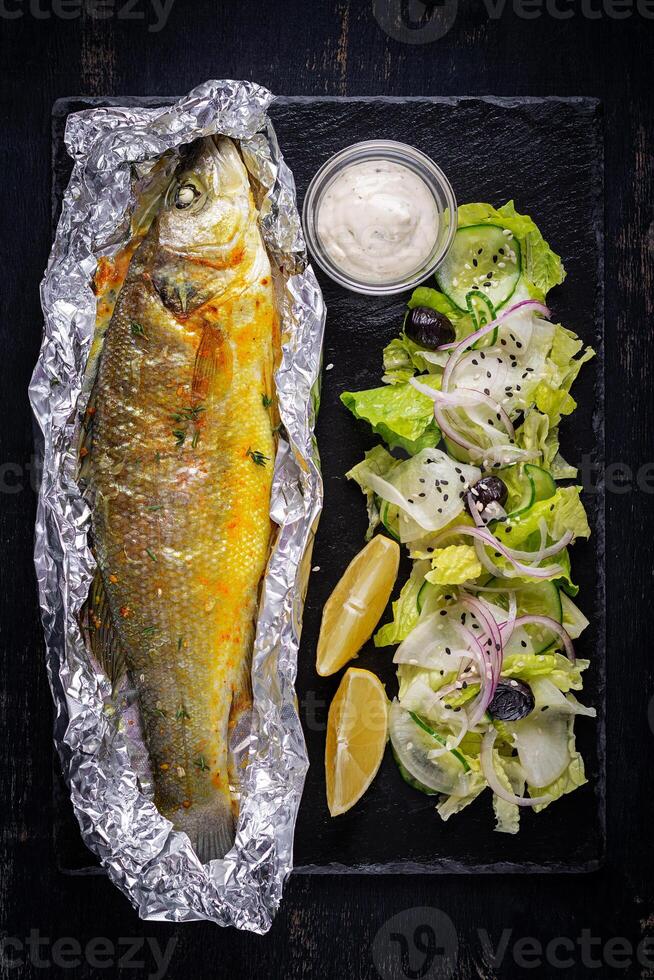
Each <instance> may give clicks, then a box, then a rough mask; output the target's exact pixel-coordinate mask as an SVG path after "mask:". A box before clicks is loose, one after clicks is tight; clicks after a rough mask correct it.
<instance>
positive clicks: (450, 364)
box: [439, 299, 550, 391]
mask: <svg viewBox="0 0 654 980" xmlns="http://www.w3.org/2000/svg"><path fill="white" fill-rule="evenodd" d="M526 308H530V309H533V310H534V312H536V313H542V314H543V316H545V317H549V316H550V311H549V309H548V308H547V307H546V306H545V305H544V304H543V303H538V302H537V301H536V300H533V299H525V300H522V301H521V302H520V303H515V304H514V306H511V307H509V309H508V310H505V311H504V313H502V314H501V316H498V317H497V318H496V319H495V320H492V321H491V322H490V323H488V324H487V325H486V326H485V327H482V328H481V330H476V331H475V333H471V334H470V335H469V336H468V337H465V338H464V339H463V340H461V341H457V342H456V343H453V344H445V345H444V346H443V347H439V350H451V351H452V353H451V355H450V357H449V358H448V361H447V364H446V365H445V370H444V371H443V381H442V389H443V391H447V390H448V388H449V382H450V377H451V375H452V371H453V370H454V368H455V367H456V364H457V362H458V360H459V358H460V356H461V354H462V353H463V352H464V351H465V350H467V349H468V347H472V345H473V344H474V343H476V342H477V341H478V340H480V339H481V338H482V337H485V336H486V334H488V333H490V332H491V331H492V330H494V329H495V327H498V326H499V325H500V324H501V323H504V321H505V320H506V319H507V317H510V316H511V314H512V313H516V312H517V311H518V310H520V309H526Z"/></svg>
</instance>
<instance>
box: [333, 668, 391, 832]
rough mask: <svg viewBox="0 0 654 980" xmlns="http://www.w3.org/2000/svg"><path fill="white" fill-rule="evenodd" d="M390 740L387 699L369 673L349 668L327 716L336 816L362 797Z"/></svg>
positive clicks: (372, 675)
mask: <svg viewBox="0 0 654 980" xmlns="http://www.w3.org/2000/svg"><path fill="white" fill-rule="evenodd" d="M387 736H388V699H387V697H386V692H385V691H384V688H383V686H382V683H381V681H380V680H379V678H378V677H375V675H374V674H371V672H370V671H369V670H361V668H359V667H350V668H349V669H348V670H347V671H346V672H345V674H344V676H343V680H342V681H341V683H340V685H339V688H338V690H337V692H336V694H335V695H334V700H333V701H332V703H331V705H330V708H329V715H328V718H327V742H326V745H325V776H326V782H327V806H328V807H329V812H330V813H331V815H332V817H337V816H339V814H341V813H345V812H346V811H347V810H349V809H350V807H352V806H354V804H355V803H356V802H357V801H358V800H360V799H361V797H362V796H363V794H364V793H365V791H366V790H367V789H368V787H369V786H370V784H371V782H372V781H373V779H374V778H375V776H376V775H377V770H378V769H379V766H380V765H381V761H382V758H383V755H384V748H385V747H386V739H387Z"/></svg>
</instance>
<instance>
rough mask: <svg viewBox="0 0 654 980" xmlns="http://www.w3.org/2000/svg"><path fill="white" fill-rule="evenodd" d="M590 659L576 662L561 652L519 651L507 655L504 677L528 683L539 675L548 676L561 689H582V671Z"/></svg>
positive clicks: (503, 667) (503, 670) (564, 690)
mask: <svg viewBox="0 0 654 980" xmlns="http://www.w3.org/2000/svg"><path fill="white" fill-rule="evenodd" d="M588 664H589V662H588V660H579V659H577V660H576V661H575V662H574V663H573V662H572V661H571V660H568V658H567V657H564V656H563V655H562V654H560V653H531V654H526V653H518V654H512V655H511V656H510V657H505V659H504V664H503V665H502V677H516V678H518V679H519V680H522V681H526V682H527V683H528V684H530V683H532V682H533V681H536V680H537V679H538V678H539V677H546V678H547V680H549V681H551V682H552V684H555V685H556V687H558V689H559V691H563V692H564V693H567V692H568V691H580V690H581V689H582V687H583V681H582V678H581V675H582V672H583V671H584V670H586V669H587V667H588Z"/></svg>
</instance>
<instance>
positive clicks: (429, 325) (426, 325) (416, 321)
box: [404, 306, 456, 350]
mask: <svg viewBox="0 0 654 980" xmlns="http://www.w3.org/2000/svg"><path fill="white" fill-rule="evenodd" d="M404 332H405V334H406V335H407V337H409V339H410V340H413V341H414V343H416V344H419V345H420V346H421V347H428V348H429V350H436V348H437V347H441V346H442V345H443V344H451V343H452V341H453V340H456V331H455V329H454V327H453V326H452V322H451V321H450V320H448V318H447V317H446V316H445V314H444V313H438V312H437V311H436V310H432V309H431V308H430V307H429V306H415V307H414V308H413V309H412V310H409V312H408V314H407V317H406V320H405V321H404Z"/></svg>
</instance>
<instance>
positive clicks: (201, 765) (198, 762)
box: [193, 755, 209, 772]
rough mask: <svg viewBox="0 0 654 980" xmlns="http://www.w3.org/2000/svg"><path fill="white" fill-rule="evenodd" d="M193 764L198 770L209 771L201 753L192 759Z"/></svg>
mask: <svg viewBox="0 0 654 980" xmlns="http://www.w3.org/2000/svg"><path fill="white" fill-rule="evenodd" d="M193 765H194V766H195V767H196V769H199V770H200V772H209V766H208V765H207V760H206V759H205V757H204V756H203V755H199V756H198V757H197V759H194V760H193Z"/></svg>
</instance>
